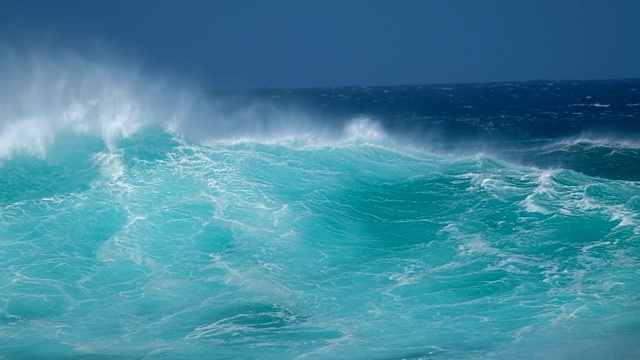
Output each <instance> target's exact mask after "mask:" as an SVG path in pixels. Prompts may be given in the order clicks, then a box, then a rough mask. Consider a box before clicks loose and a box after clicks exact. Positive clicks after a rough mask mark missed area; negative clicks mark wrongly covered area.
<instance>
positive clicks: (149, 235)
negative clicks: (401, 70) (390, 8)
mask: <svg viewBox="0 0 640 360" xmlns="http://www.w3.org/2000/svg"><path fill="white" fill-rule="evenodd" d="M68 63H71V64H72V65H73V66H69V68H70V69H73V71H69V72H65V71H62V70H61V69H60V66H54V65H55V64H53V65H52V64H51V63H46V62H45V63H42V64H40V63H38V65H39V67H36V68H34V67H33V66H31V65H33V64H31V65H28V64H27V65H24V66H23V65H20V66H18V65H15V64H14V65H13V67H10V69H11V71H12V73H15V72H16V71H17V73H18V75H14V78H13V80H12V81H10V82H9V83H8V84H7V85H0V87H2V91H1V92H0V94H1V95H2V96H3V100H2V111H1V112H0V125H1V126H0V156H1V160H0V161H1V163H2V165H1V167H0V264H1V266H2V269H3V270H4V271H2V272H1V273H0V358H5V359H33V358H40V359H201V358H216V359H227V358H228V359H235V358H242V359H252V358H255V359H258V358H260V359H514V358H518V359H575V358H582V359H606V358H611V359H625V358H627V359H632V358H638V357H640V345H639V343H638V341H637V340H638V339H639V338H640V276H638V269H640V267H639V266H640V215H639V214H640V144H639V142H638V140H637V139H638V138H639V137H638V134H640V125H639V123H638V122H639V121H640V90H639V89H640V81H638V80H619V81H596V82H527V83H500V84H486V85H448V86H410V87H409V86H407V87H384V88H382V87H381V88H375V87H374V88H323V89H302V90H270V89H264V90H255V91H247V92H218V93H213V94H211V93H207V94H204V95H202V96H200V95H198V96H186V95H184V93H180V92H178V91H175V92H174V91H173V90H167V88H169V89H170V88H171V87H170V86H169V87H167V86H166V84H165V85H162V86H160V85H157V84H155V83H153V82H152V81H148V80H144V79H142V78H136V79H132V77H131V76H124V75H123V74H122V73H121V72H118V71H116V70H113V69H104V68H101V67H98V66H94V65H92V64H89V63H86V62H83V61H79V60H77V59H76V60H73V59H71V60H70V59H66V60H64V64H65V65H68ZM30 66H31V67H30ZM63 68H64V67H63ZM34 69H35V70H34ZM36 70H37V71H36ZM20 71H22V72H20ZM20 74H21V75H20ZM5 75H6V74H5ZM20 76H22V77H20ZM23 80H24V81H23ZM156 85H157V86H156ZM194 99H197V100H194Z"/></svg>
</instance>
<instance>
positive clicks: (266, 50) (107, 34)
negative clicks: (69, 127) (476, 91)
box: [0, 0, 640, 88]
mask: <svg viewBox="0 0 640 360" xmlns="http://www.w3.org/2000/svg"><path fill="white" fill-rule="evenodd" d="M0 31H1V33H2V35H1V36H0V39H1V40H2V41H4V42H5V43H6V42H8V43H10V44H12V45H18V46H23V45H28V44H24V43H29V42H32V41H34V39H38V41H43V39H45V40H44V41H52V42H57V43H58V45H61V46H64V47H67V48H70V49H82V50H79V51H80V52H83V51H87V50H86V49H87V48H88V44H95V43H96V42H97V43H104V44H107V45H108V47H110V48H114V49H116V52H120V53H122V54H132V53H133V54H135V58H136V59H137V62H138V65H142V66H143V67H148V68H150V69H153V70H154V71H168V72H177V73H180V74H183V75H185V74H186V75H187V76H192V77H197V78H198V79H199V80H200V81H202V82H203V83H205V84H206V85H207V86H209V87H212V88H229V87H233V88H237V87H262V86H270V87H310V86H325V85H334V86H338V85H394V84H426V83H449V82H487V81H512V80H532V79H602V78H624V77H640V1H638V0H628V1H626V0H617V1H616V0H613V1H604V0H598V1H592V0H486V1H480V0H448V1H447V0H440V1H430V0H418V1H401V0H398V1H391V0H389V1H376V0H362V1H360V0H341V1H334V0H330V1H327V0H324V1H311V0H308V1H306V0H298V1H257V0H256V1H247V0H233V1H221V0H217V1H216V0H203V1H196V0H191V1H188V0H184V1H177V0H176V1H159V0H155V1H152V0H150V1H135V0H127V1H121V0H109V1H90V0H57V1H52V0H40V1H34V0H32V1H28V0H18V1H5V0H0ZM35 43H37V41H35Z"/></svg>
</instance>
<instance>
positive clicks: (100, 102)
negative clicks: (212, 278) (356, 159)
mask: <svg viewBox="0 0 640 360" xmlns="http://www.w3.org/2000/svg"><path fill="white" fill-rule="evenodd" d="M0 54H1V56H0V58H1V59H2V60H0V78H2V79H3V81H2V84H0V108H2V111H1V112H0V159H7V158H11V157H13V156H14V155H16V154H27V155H31V156H37V157H44V156H45V155H46V153H47V150H48V149H49V148H50V146H51V145H52V144H53V143H54V142H56V140H58V139H60V137H61V136H62V135H64V134H69V133H72V134H80V135H88V136H94V137H99V138H101V139H102V140H103V141H104V143H105V145H106V146H107V147H108V148H109V149H111V150H113V149H114V148H116V147H117V142H118V140H119V139H122V138H127V137H130V136H131V135H133V134H136V133H138V132H139V131H140V130H141V129H143V128H145V127H150V126H155V127H161V128H163V129H164V130H166V131H170V132H173V133H176V134H179V135H184V136H187V137H189V138H193V139H195V140H197V141H201V142H229V141H231V142H237V141H248V140H251V141H261V142H279V141H304V142H311V143H322V142H327V141H329V142H334V141H342V140H346V141H353V140H355V141H359V140H367V139H370V140H373V139H381V138H384V137H385V136H384V134H383V131H382V129H381V128H380V127H379V126H378V125H376V124H375V123H374V122H373V121H371V120H368V119H366V118H360V119H355V120H353V121H349V122H343V123H340V124H330V123H329V122H323V121H322V119H317V118H312V117H310V116H308V115H306V114H304V113H302V112H299V111H296V110H295V108H293V107H276V106H273V105H272V104H270V103H269V102H264V101H256V102H254V103H251V104H248V105H247V106H244V107H242V108H238V109H234V110H233V111H228V110H226V109H227V107H226V104H225V100H224V99H220V100H217V99H215V98H211V97H210V96H207V95H205V92H204V91H202V90H201V88H200V87H199V86H198V85H196V84H194V83H190V82H188V81H183V80H182V79H176V78H172V79H170V80H168V79H166V78H165V79H163V78H158V77H152V76H149V75H147V74H145V73H144V71H142V70H141V69H140V68H138V67H135V66H131V64H128V63H123V62H119V61H118V60H114V58H109V59H105V60H104V61H102V62H96V61H92V60H88V59H87V58H86V57H82V56H80V55H78V54H75V53H72V52H69V51H64V50H54V51H51V50H47V51H38V50H16V49H12V48H7V47H5V48H4V49H1V50H0Z"/></svg>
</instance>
